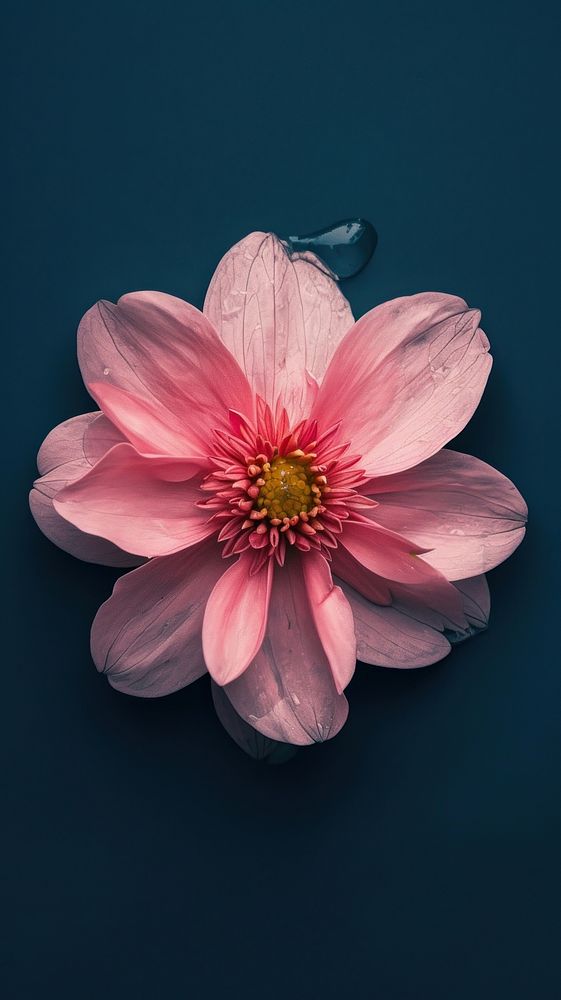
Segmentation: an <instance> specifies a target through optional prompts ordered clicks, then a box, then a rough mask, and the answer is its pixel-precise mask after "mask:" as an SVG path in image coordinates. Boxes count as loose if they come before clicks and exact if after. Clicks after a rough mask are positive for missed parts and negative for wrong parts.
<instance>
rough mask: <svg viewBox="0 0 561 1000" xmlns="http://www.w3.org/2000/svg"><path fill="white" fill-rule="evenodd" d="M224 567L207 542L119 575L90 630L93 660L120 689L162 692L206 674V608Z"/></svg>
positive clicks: (143, 694) (151, 694)
mask: <svg viewBox="0 0 561 1000" xmlns="http://www.w3.org/2000/svg"><path fill="white" fill-rule="evenodd" d="M223 572H224V561H223V559H222V557H221V554H220V549H219V548H218V546H217V545H215V544H214V542H212V541H211V542H208V541H206V542H201V543H199V544H198V545H195V546H192V547H191V548H190V549H186V550H184V551H182V552H177V553H175V554H174V555H171V556H163V557H162V558H159V559H151V560H150V562H148V563H146V565H145V566H141V567H140V568H139V569H137V570H135V571H134V572H133V573H127V574H126V575H125V576H122V577H121V578H120V579H119V580H117V583H116V584H115V587H114V590H113V594H112V595H111V597H110V598H109V600H108V601H106V602H105V604H103V605H102V606H101V608H100V609H99V611H98V613H97V615H96V617H95V620H94V623H93V626H92V635H91V649H92V657H93V659H94V662H95V665H96V667H97V669H98V670H99V671H101V672H102V673H105V674H107V678H108V680H109V682H110V684H112V686H113V687H114V688H117V690H118V691H124V692H125V693H126V694H134V695H138V696H139V697H141V698H157V697H160V696H161V695H166V694H171V692H172V691H177V690H179V688H182V687H185V686H186V685H187V684H191V682H192V681H195V680H196V679H197V677H200V676H201V675H202V674H204V673H206V667H205V663H204V659H203V650H202V641H201V630H202V624H203V615H204V609H205V605H206V602H207V599H208V596H209V594H210V592H211V590H212V588H213V586H214V584H215V583H216V581H217V580H218V578H219V577H220V575H221V574H222V573H223Z"/></svg>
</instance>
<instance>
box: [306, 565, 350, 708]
mask: <svg viewBox="0 0 561 1000" xmlns="http://www.w3.org/2000/svg"><path fill="white" fill-rule="evenodd" d="M302 572H303V574H304V581H305V584H306V589H307V592H308V600H309V602H310V608H311V611H312V618H313V620H314V622H315V626H316V629H317V632H318V635H319V637H320V639H321V644H322V646H323V649H324V652H325V655H326V656H327V659H328V661H329V666H330V667H331V673H332V674H333V679H334V681H335V687H336V688H337V691H338V693H339V694H341V692H342V691H344V689H345V688H346V686H347V684H348V683H349V681H350V680H351V678H352V676H353V674H354V671H355V664H356V640H355V633H354V622H353V613H352V611H351V608H350V606H349V602H348V601H347V599H346V597H345V595H344V594H343V591H342V590H341V588H340V587H336V586H334V585H333V579H332V577H331V570H330V568H329V563H328V562H327V560H326V559H324V557H323V556H322V555H321V553H320V552H313V551H312V552H308V553H307V554H306V557H305V558H304V559H302Z"/></svg>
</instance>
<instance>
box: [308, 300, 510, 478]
mask: <svg viewBox="0 0 561 1000" xmlns="http://www.w3.org/2000/svg"><path fill="white" fill-rule="evenodd" d="M479 318H480V314H479V312H478V311H477V310H469V309H468V307H467V306H466V304H465V302H464V301H463V300H462V299H458V298H456V297H455V296H452V295H443V294H440V293H437V292H427V293H425V294H422V295H412V296H409V297H405V298H400V299H394V300H393V301H391V302H386V303H384V304H383V305H380V306H377V307H376V309H373V310H372V311H371V312H369V313H367V314H366V315H365V316H363V317H362V319H360V320H359V321H358V322H357V323H356V324H355V326H354V327H353V328H352V330H350V331H349V333H348V334H347V336H346V337H345V338H344V340H343V342H342V343H341V344H340V345H339V347H338V349H337V350H336V352H335V354H334V356H333V358H332V360H331V363H330V365H329V368H328V370H327V372H326V375H325V378H324V380H323V382H322V384H321V386H320V391H319V394H318V398H317V401H316V404H315V406H314V408H313V411H312V415H313V416H314V417H316V418H317V419H318V420H319V422H320V425H321V426H323V427H328V426H330V425H332V424H333V423H335V422H337V421H341V422H342V424H341V434H342V437H343V439H345V440H349V441H351V442H352V446H353V451H354V452H355V453H357V454H360V455H361V456H362V459H361V465H362V467H363V468H365V469H366V471H367V473H368V474H369V475H373V476H374V475H376V476H382V475H389V474H393V473H396V472H400V471H401V470H403V469H408V468H410V467H411V466H413V465H416V464H417V463H418V462H421V461H422V460H423V459H425V458H428V457H429V456H430V455H433V454H434V453H435V452H436V451H438V449H439V448H441V447H442V445H444V444H446V442H447V441H449V440H450V439H451V438H453V437H454V436H455V435H456V434H458V433H459V432H460V431H461V430H462V428H463V427H465V425H466V424H467V422H468V420H469V419H470V417H471V415H472V414H473V412H474V410H475V408H476V407H477V404H478V403H479V400H480V398H481V394H482V392H483V389H484V387H485V383H486V382H487V378H488V375H489V371H490V369H491V357H490V355H489V354H488V350H489V342H488V340H487V338H486V336H485V334H484V333H483V331H482V330H480V329H479V325H478V324H479Z"/></svg>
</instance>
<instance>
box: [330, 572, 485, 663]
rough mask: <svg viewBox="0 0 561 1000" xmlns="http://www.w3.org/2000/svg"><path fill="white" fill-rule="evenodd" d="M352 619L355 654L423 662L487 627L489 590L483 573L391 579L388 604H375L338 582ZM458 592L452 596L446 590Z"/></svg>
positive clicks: (439, 656) (433, 659) (370, 660)
mask: <svg viewBox="0 0 561 1000" xmlns="http://www.w3.org/2000/svg"><path fill="white" fill-rule="evenodd" d="M341 586H342V588H343V591H344V593H345V595H346V597H347V599H348V600H349V603H350V605H351V607H352V610H353V615H354V619H355V630H356V635H357V656H358V658H359V660H362V661H363V662H364V663H373V664H376V665H378V666H383V667H405V668H408V667H424V666H427V665H428V664H430V663H435V662H436V661H437V660H441V659H442V658H443V657H444V656H446V655H447V654H448V653H449V652H450V643H456V642H461V641H462V640H464V639H467V638H468V637H469V636H471V635H474V634H475V633H476V632H478V631H480V630H481V629H483V628H485V627H486V626H487V622H488V620H489V589H488V587H487V583H486V580H485V577H484V576H482V577H476V578H474V579H470V580H462V581H458V583H457V584H455V585H454V584H450V583H448V582H447V581H444V589H440V588H439V587H438V586H433V587H430V586H428V587H424V586H416V587H410V586H405V585H403V584H393V583H392V584H390V586H391V589H392V605H391V606H385V607H382V606H379V605H376V604H374V603H372V602H371V601H369V600H368V599H367V598H365V597H364V595H363V594H360V593H358V592H357V591H356V590H354V589H353V588H352V587H351V586H350V585H349V584H348V583H345V582H341ZM448 590H449V591H452V592H454V594H455V595H456V600H455V601H452V602H451V601H450V598H449V594H448V592H447V591H448Z"/></svg>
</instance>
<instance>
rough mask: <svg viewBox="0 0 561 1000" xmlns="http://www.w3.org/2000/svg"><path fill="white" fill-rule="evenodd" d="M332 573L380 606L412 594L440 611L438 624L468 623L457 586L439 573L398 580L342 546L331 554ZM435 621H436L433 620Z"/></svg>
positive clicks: (462, 624)
mask: <svg viewBox="0 0 561 1000" xmlns="http://www.w3.org/2000/svg"><path fill="white" fill-rule="evenodd" d="M332 557H333V558H332V567H331V568H332V573H333V576H334V577H339V578H340V579H341V580H344V581H345V583H348V584H349V586H351V587H352V588H353V589H354V590H356V591H358V593H359V594H361V595H362V597H365V598H366V599H367V600H368V601H372V603H373V604H378V605H381V606H384V605H386V606H387V605H390V604H395V601H396V599H397V598H398V597H399V598H403V597H404V595H409V599H410V600H412V601H415V602H416V601H418V602H419V603H420V604H422V605H423V606H424V607H431V608H432V609H434V611H435V612H437V614H438V616H439V617H438V625H437V627H438V628H440V627H441V626H442V628H444V627H445V626H444V624H442V623H443V622H444V621H446V623H447V626H446V627H448V625H450V627H452V625H453V627H454V628H456V629H462V628H464V627H465V626H466V625H467V622H466V618H465V614H464V607H463V604H464V602H463V597H462V595H461V594H459V593H458V590H457V588H456V587H455V586H454V585H453V584H452V583H450V582H449V581H448V580H447V579H446V578H445V577H444V576H442V575H441V574H440V573H438V572H434V571H433V572H431V574H430V577H429V578H428V579H423V580H422V581H421V582H420V583H419V582H416V583H413V584H409V583H398V582H396V581H395V580H388V579H384V577H381V576H378V575H377V574H376V573H373V572H372V571H371V570H369V569H368V568H367V567H366V566H364V565H363V564H362V563H359V562H358V561H357V560H356V559H355V558H354V556H352V555H351V554H350V552H348V551H347V550H345V549H344V547H343V546H342V545H340V546H339V547H338V548H337V549H335V550H334V551H333V554H332ZM432 624H435V622H434V621H433V622H432Z"/></svg>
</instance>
